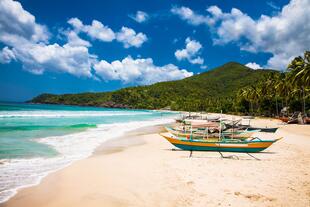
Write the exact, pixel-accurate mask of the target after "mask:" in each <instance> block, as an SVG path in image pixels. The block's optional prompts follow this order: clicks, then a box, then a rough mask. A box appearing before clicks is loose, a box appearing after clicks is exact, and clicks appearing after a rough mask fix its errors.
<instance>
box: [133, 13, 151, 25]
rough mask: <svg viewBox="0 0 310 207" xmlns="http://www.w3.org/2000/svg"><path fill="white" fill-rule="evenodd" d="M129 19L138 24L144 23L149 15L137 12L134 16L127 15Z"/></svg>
mask: <svg viewBox="0 0 310 207" xmlns="http://www.w3.org/2000/svg"><path fill="white" fill-rule="evenodd" d="M129 17H130V18H132V19H133V20H135V21H136V22H138V23H142V22H145V21H147V20H148V19H149V15H148V14H147V13H146V12H143V11H137V13H136V15H129Z"/></svg>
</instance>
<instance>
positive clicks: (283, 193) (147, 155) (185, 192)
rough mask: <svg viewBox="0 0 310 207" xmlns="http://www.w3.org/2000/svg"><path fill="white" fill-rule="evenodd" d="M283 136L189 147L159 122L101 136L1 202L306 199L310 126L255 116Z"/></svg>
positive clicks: (20, 206)
mask: <svg viewBox="0 0 310 207" xmlns="http://www.w3.org/2000/svg"><path fill="white" fill-rule="evenodd" d="M252 125H253V126H257V127H265V126H267V127H280V129H279V130H278V131H277V132H276V133H275V134H261V136H272V138H275V137H283V139H282V140H280V141H279V142H277V143H275V144H274V145H272V146H271V147H270V148H268V149H267V150H265V151H263V152H261V153H253V154H251V155H252V156H253V157H251V156H250V155H248V154H244V153H228V152H226V153H223V155H224V156H225V157H226V156H227V157H228V156H231V158H222V157H221V156H220V154H219V153H218V152H193V156H192V157H191V158H190V157H189V152H187V151H180V150H171V149H172V148H173V149H175V148H174V147H173V146H172V145H171V144H170V143H168V142H167V141H166V140H165V139H163V138H162V137H161V136H159V135H158V132H160V131H161V130H162V128H161V127H153V128H147V129H144V130H143V131H141V130H140V131H136V132H133V133H131V134H130V136H127V137H123V138H120V139H116V140H111V141H109V142H107V143H104V144H103V145H102V146H101V147H100V148H98V149H97V152H96V153H95V154H94V155H93V156H91V157H89V158H87V159H84V160H80V161H77V162H75V163H73V164H72V165H71V166H69V167H67V168H64V169H62V170H60V171H58V172H55V173H52V174H50V175H48V176H47V177H46V178H44V179H43V181H42V182H41V183H40V184H39V185H37V186H34V187H29V188H25V189H22V190H20V191H19V192H18V193H17V195H16V196H14V197H13V198H12V199H10V200H9V201H8V202H6V203H4V204H2V205H1V206H5V207H9V206H10V207H11V206H12V207H13V206H14V207H42V206H45V207H60V206H62V207H69V206H72V207H73V206H74V207H79V206H81V207H82V206H83V207H85V206H91V207H95V206H98V207H99V206H100V207H102V206H109V207H114V206H115V207H119V206H238V207H240V206H247V207H248V206H255V207H257V206H294V207H295V206H310V167H309V166H310V126H309V125H308V126H306V125H282V124H280V122H279V121H277V120H273V119H257V118H256V119H255V120H253V121H252Z"/></svg>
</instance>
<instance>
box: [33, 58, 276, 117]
mask: <svg viewBox="0 0 310 207" xmlns="http://www.w3.org/2000/svg"><path fill="white" fill-rule="evenodd" d="M271 73H275V71H273V70H253V69H250V68H248V67H246V66H244V65H241V64H239V63H235V62H229V63H226V64H224V65H222V66H220V67H217V68H214V69H212V70H210V71H208V72H204V73H201V74H199V75H194V76H192V77H189V78H185V79H183V80H178V81H169V82H161V83H156V84H153V85H148V86H138V87H129V88H124V89H120V90H117V91H113V92H101V93H81V94H64V95H53V94H41V95H39V96H37V97H35V98H33V99H32V100H31V101H30V102H32V103H49V104H70V105H83V106H102V107H120V108H122V107H123V108H142V109H161V108H171V109H172V110H187V111H219V110H224V111H232V110H233V108H232V107H234V106H233V104H234V101H235V97H236V95H237V92H238V91H239V90H240V89H241V88H243V87H246V86H249V85H252V84H255V83H256V82H258V81H260V80H262V79H264V78H265V77H266V76H268V75H269V74H271Z"/></svg>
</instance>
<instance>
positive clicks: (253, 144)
mask: <svg viewBox="0 0 310 207" xmlns="http://www.w3.org/2000/svg"><path fill="white" fill-rule="evenodd" d="M160 135H161V136H162V137H164V138H165V139H166V140H168V142H170V143H171V144H173V145H174V146H175V147H177V148H180V149H182V150H188V151H218V152H246V153H254V152H260V151H263V150H265V149H266V148H268V147H270V146H271V145H272V144H273V143H275V142H277V141H278V140H280V139H282V137H281V138H278V139H275V140H261V139H259V138H249V139H246V140H241V139H226V138H222V139H221V138H218V139H208V140H199V139H187V138H182V137H177V136H175V135H173V134H171V133H162V134H160Z"/></svg>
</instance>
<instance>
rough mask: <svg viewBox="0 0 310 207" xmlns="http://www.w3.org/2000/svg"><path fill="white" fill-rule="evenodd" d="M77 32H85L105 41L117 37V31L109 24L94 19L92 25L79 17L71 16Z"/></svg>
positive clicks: (70, 21) (69, 21)
mask: <svg viewBox="0 0 310 207" xmlns="http://www.w3.org/2000/svg"><path fill="white" fill-rule="evenodd" d="M68 23H69V24H71V25H72V26H73V27H74V29H75V30H76V31H77V32H81V31H82V32H85V33H87V34H88V35H89V36H90V37H91V38H93V39H97V40H100V41H103V42H111V41H113V40H114V39H115V33H114V32H113V30H112V29H111V28H109V27H108V26H105V25H103V24H102V23H101V22H99V21H98V20H93V21H92V24H91V25H84V24H83V22H82V21H81V20H79V19H78V18H71V19H69V20H68Z"/></svg>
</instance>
